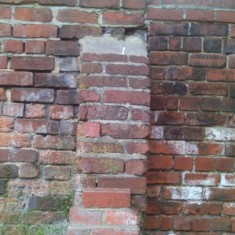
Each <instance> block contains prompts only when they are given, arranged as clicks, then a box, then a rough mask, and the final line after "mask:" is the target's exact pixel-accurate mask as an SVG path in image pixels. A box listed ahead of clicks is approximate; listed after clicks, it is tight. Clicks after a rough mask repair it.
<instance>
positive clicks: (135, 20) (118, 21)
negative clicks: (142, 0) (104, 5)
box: [103, 11, 144, 26]
mask: <svg viewBox="0 0 235 235" xmlns="http://www.w3.org/2000/svg"><path fill="white" fill-rule="evenodd" d="M103 24H104V25H121V26H123V25H133V26H141V25H143V24H144V18H143V14H142V13H139V12H138V13H137V12H135V13H134V12H131V13H128V12H120V11H105V12H104V13H103Z"/></svg>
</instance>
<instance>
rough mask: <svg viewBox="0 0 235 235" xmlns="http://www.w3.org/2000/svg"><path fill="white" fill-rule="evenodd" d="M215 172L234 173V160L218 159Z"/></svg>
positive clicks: (227, 158)
mask: <svg viewBox="0 0 235 235" xmlns="http://www.w3.org/2000/svg"><path fill="white" fill-rule="evenodd" d="M215 161H216V163H215V170H216V171H228V172H233V171H234V159H233V158H229V157H221V158H216V160H215Z"/></svg>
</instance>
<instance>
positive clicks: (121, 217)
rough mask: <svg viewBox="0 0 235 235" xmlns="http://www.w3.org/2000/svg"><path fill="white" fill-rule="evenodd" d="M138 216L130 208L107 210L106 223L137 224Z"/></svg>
mask: <svg viewBox="0 0 235 235" xmlns="http://www.w3.org/2000/svg"><path fill="white" fill-rule="evenodd" d="M138 223H139V216H138V214H137V213H136V211H132V210H122V211H121V210H118V211H114V210H107V212H106V224H108V225H129V226H134V225H138Z"/></svg>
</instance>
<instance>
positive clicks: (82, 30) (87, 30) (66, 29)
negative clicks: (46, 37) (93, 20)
mask: <svg viewBox="0 0 235 235" xmlns="http://www.w3.org/2000/svg"><path fill="white" fill-rule="evenodd" d="M101 34H102V29H101V27H98V26H87V25H63V26H61V28H60V31H59V37H60V38H62V39H73V38H76V39H80V38H83V37H85V36H94V37H96V36H101Z"/></svg>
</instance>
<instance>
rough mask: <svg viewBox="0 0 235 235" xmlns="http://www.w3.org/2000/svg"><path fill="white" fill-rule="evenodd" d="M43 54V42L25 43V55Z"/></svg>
mask: <svg viewBox="0 0 235 235" xmlns="http://www.w3.org/2000/svg"><path fill="white" fill-rule="evenodd" d="M44 52H45V42H44V41H38V40H30V41H26V42H25V53H28V54H43V53H44Z"/></svg>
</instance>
